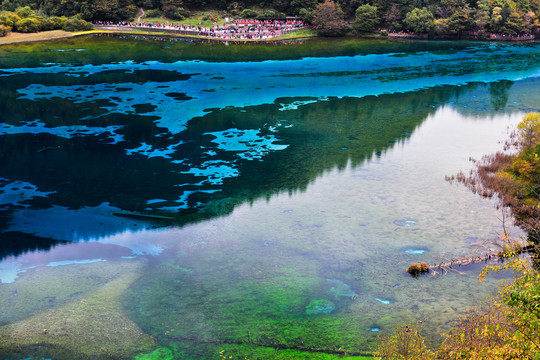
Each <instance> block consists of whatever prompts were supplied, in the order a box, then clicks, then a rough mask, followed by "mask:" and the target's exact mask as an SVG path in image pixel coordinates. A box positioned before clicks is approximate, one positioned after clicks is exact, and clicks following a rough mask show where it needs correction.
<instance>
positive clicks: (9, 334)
mask: <svg viewBox="0 0 540 360" xmlns="http://www.w3.org/2000/svg"><path fill="white" fill-rule="evenodd" d="M80 268H81V269H84V267H80ZM127 269H130V270H131V271H130V272H126V273H124V274H122V275H120V276H119V277H117V278H115V279H114V280H112V281H110V282H108V283H107V284H105V285H104V286H102V287H100V288H99V289H98V290H96V291H94V292H92V293H90V294H87V295H86V296H81V297H80V298H77V299H75V300H73V301H71V302H69V303H67V304H65V305H62V306H58V307H55V308H51V309H47V310H45V311H42V312H39V313H37V314H35V315H32V316H30V317H29V318H27V319H24V320H21V321H19V322H16V323H13V324H10V325H6V326H4V327H2V328H0V343H1V346H0V358H26V357H28V356H41V357H47V358H54V359H90V358H92V359H95V358H99V359H122V358H132V357H133V356H134V355H135V354H136V353H140V352H148V351H151V350H152V349H155V348H156V347H158V345H157V344H156V343H155V341H154V340H153V339H152V338H151V337H150V336H148V335H146V334H144V333H143V331H142V330H141V329H140V328H139V327H138V326H137V325H136V324H135V323H133V322H132V321H131V320H129V318H128V317H127V316H125V314H124V311H123V309H122V307H121V305H120V302H119V301H118V298H119V295H120V294H122V292H124V291H125V290H126V289H127V288H128V287H129V286H130V285H131V284H132V283H133V282H134V281H135V280H136V279H137V278H138V277H139V276H140V275H139V274H140V264H138V263H131V264H130V266H128V267H127ZM127 269H126V268H124V270H127Z"/></svg>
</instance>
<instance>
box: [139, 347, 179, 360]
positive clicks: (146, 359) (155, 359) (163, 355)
mask: <svg viewBox="0 0 540 360" xmlns="http://www.w3.org/2000/svg"><path fill="white" fill-rule="evenodd" d="M133 359H134V360H173V359H174V352H173V351H172V350H171V349H169V348H166V347H160V348H159V349H156V350H154V351H152V352H151V353H148V354H140V355H137V356H135V357H134V358H133Z"/></svg>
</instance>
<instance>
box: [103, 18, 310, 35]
mask: <svg viewBox="0 0 540 360" xmlns="http://www.w3.org/2000/svg"><path fill="white" fill-rule="evenodd" d="M307 27H308V26H307V24H305V23H304V22H302V21H296V20H295V21H277V20H276V21H256V20H246V21H238V22H235V23H233V24H231V25H224V26H218V25H216V26H212V27H210V28H207V27H201V26H194V25H180V24H171V25H164V24H153V23H128V22H120V23H110V22H96V23H94V28H95V29H96V30H104V31H126V30H143V31H151V32H161V33H170V34H177V35H190V36H197V37H204V38H211V39H216V40H221V39H223V40H265V39H272V38H276V37H279V36H283V35H285V34H288V33H291V32H293V31H296V30H300V29H305V28H307Z"/></svg>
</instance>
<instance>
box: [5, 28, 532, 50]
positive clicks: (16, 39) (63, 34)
mask: <svg viewBox="0 0 540 360" xmlns="http://www.w3.org/2000/svg"><path fill="white" fill-rule="evenodd" d="M92 34H128V35H129V34H131V35H148V36H166V37H171V38H186V39H197V40H211V41H215V42H216V43H219V42H224V41H226V42H229V43H261V42H262V43H269V44H270V43H273V42H275V41H283V40H305V39H313V38H317V37H318V36H317V35H314V34H313V35H310V34H307V35H306V34H302V35H298V36H294V35H291V33H289V34H287V35H286V36H276V37H272V38H267V39H220V38H211V37H207V36H199V35H190V34H172V33H170V32H160V31H151V30H142V29H117V30H113V29H99V28H98V29H96V28H94V29H93V30H89V31H79V32H68V31H64V30H51V31H42V32H38V33H17V32H15V33H13V32H10V33H8V35H6V36H4V37H0V48H1V47H2V46H4V45H14V44H24V43H33V42H45V41H50V40H59V39H68V38H72V37H77V36H84V35H92ZM375 35H376V34H375ZM386 38H387V39H388V40H394V39H395V40H397V39H407V40H416V39H420V38H418V37H414V36H388V37H386ZM421 40H425V41H438V40H448V39H445V38H439V39H426V38H421ZM454 40H474V41H490V42H493V41H496V42H515V43H521V42H524V41H536V40H537V39H512V40H509V39H507V38H490V39H478V38H477V39H470V38H468V39H454Z"/></svg>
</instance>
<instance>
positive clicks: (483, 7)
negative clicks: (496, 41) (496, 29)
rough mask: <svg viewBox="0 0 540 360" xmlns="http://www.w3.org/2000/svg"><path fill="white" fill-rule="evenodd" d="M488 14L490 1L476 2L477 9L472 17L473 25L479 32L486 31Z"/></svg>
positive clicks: (481, 0)
mask: <svg viewBox="0 0 540 360" xmlns="http://www.w3.org/2000/svg"><path fill="white" fill-rule="evenodd" d="M489 13H490V1H489V0H480V1H478V9H477V10H476V14H475V17H474V23H475V25H476V28H477V29H478V30H479V31H480V32H484V31H486V30H487V26H488V24H489Z"/></svg>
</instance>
